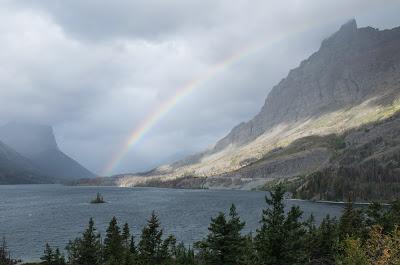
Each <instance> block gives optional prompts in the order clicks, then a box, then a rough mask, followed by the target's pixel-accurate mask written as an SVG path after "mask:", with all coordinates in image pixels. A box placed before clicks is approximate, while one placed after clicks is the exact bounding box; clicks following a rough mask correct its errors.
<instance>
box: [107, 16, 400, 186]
mask: <svg viewBox="0 0 400 265" xmlns="http://www.w3.org/2000/svg"><path fill="white" fill-rule="evenodd" d="M250 92H251V91H250ZM399 96H400V28H394V29H391V30H378V29H374V28H371V27H366V28H358V27H357V24H356V21H355V20H351V21H349V22H348V23H346V24H344V25H343V26H342V27H341V28H340V29H339V31H337V32H336V33H334V34H333V35H332V36H330V37H329V38H327V39H325V40H324V41H323V42H322V44H321V47H320V49H319V50H318V51H317V52H315V53H314V54H312V55H311V56H310V57H309V58H308V59H307V60H305V61H303V62H301V63H300V65H299V67H297V68H296V69H293V70H291V71H290V72H289V74H288V76H287V77H286V78H284V79H283V80H282V81H281V82H280V83H279V84H277V85H276V86H275V87H274V88H273V89H272V90H271V92H270V93H269V94H268V96H267V98H266V101H265V104H264V106H263V107H262V108H261V111H260V112H259V113H258V114H257V115H256V116H255V117H254V118H253V119H252V120H250V121H248V122H244V123H241V124H239V125H238V126H236V127H235V128H233V129H232V131H231V132H230V133H229V134H228V135H227V136H226V137H224V138H223V139H221V140H220V141H218V142H217V143H216V145H215V146H214V148H212V149H211V150H207V151H205V152H203V153H201V154H198V155H194V156H191V157H188V158H187V159H184V160H182V161H178V162H175V163H173V164H170V165H164V166H160V167H158V168H156V169H154V170H152V171H150V172H147V173H144V174H138V175H120V176H118V177H115V178H114V181H115V183H116V184H117V185H121V186H137V185H157V186H176V187H200V188H246V189H251V188H259V187H263V186H264V185H265V183H268V182H271V181H275V180H276V179H287V178H294V177H296V176H306V175H308V174H311V173H313V172H318V171H320V170H321V169H323V168H326V167H329V166H331V163H332V160H333V159H334V157H335V156H337V155H338V150H337V145H340V141H341V140H340V139H342V135H344V134H345V133H346V132H350V131H353V130H356V129H357V128H362V127H363V126H365V125H366V124H375V123H376V122H377V121H383V120H387V119H389V118H390V117H395V115H396V113H397V112H398V111H399V110H400V100H399ZM396 117H397V116H396ZM379 126H383V125H379ZM338 142H339V143H338Z"/></svg>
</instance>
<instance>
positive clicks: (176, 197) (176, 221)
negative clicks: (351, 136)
mask: <svg viewBox="0 0 400 265" xmlns="http://www.w3.org/2000/svg"><path fill="white" fill-rule="evenodd" d="M97 192H101V194H102V195H103V196H104V198H105V200H106V201H107V203H105V204H97V205H93V204H90V203H89V202H90V200H91V199H92V198H94V197H95V196H96V193H97ZM264 196H265V193H263V192H249V191H231V190H223V191H216V190H174V189H157V188H117V187H67V186H61V185H16V186H0V237H1V236H5V237H6V239H7V241H8V244H9V247H10V249H11V250H12V254H13V257H15V258H22V259H23V260H24V261H32V260H37V259H38V258H39V257H40V256H41V255H42V251H43V246H44V244H45V243H46V242H48V243H49V244H50V245H52V246H59V247H60V248H62V249H63V248H64V247H65V245H66V244H67V242H68V240H70V239H73V238H74V237H76V236H78V235H79V233H81V232H82V231H83V230H84V229H85V227H86V225H87V223H88V220H89V218H90V217H93V218H94V220H95V224H96V227H97V228H98V230H99V231H100V232H101V234H102V235H104V232H105V229H106V226H107V225H108V222H109V221H110V219H111V218H112V217H113V216H116V217H117V218H118V220H119V222H120V223H123V222H128V223H129V224H130V226H131V230H132V232H133V233H134V234H135V235H137V234H139V233H140V231H141V228H142V227H143V225H144V224H145V222H146V219H147V218H148V217H149V216H150V214H151V212H152V211H153V210H155V211H156V213H157V214H158V215H159V217H160V220H161V223H162V227H163V229H164V232H165V234H171V233H172V234H174V235H175V236H176V237H177V239H178V240H179V241H182V240H183V241H184V242H185V243H187V244H191V243H193V242H194V241H197V240H199V239H201V238H202V237H204V236H205V235H206V233H207V227H208V224H209V223H210V218H211V217H212V216H215V215H216V214H217V213H218V212H220V211H223V212H227V211H228V210H229V207H230V205H231V203H235V204H236V206H237V209H238V212H239V214H240V216H241V217H242V218H243V219H244V220H245V221H246V232H250V231H255V230H256V229H257V228H258V226H259V225H258V222H259V220H260V217H261V212H262V209H263V208H264V207H265V201H264ZM286 205H287V207H290V206H292V205H299V206H300V207H301V209H302V210H303V211H304V215H305V216H306V217H307V216H309V215H310V214H311V213H312V214H314V216H315V218H316V220H317V222H318V221H320V220H321V219H322V218H323V217H324V216H325V215H326V214H330V215H331V216H338V215H340V213H341V210H342V206H340V205H333V204H325V203H312V202H305V201H295V200H288V201H286Z"/></svg>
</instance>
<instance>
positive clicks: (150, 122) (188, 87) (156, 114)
mask: <svg viewBox="0 0 400 265" xmlns="http://www.w3.org/2000/svg"><path fill="white" fill-rule="evenodd" d="M308 28H309V24H304V25H303V26H302V27H300V28H297V30H294V31H291V32H289V33H288V32H286V34H278V35H275V36H274V37H273V38H270V39H269V40H268V42H267V43H261V44H256V45H250V46H247V47H245V48H242V49H240V50H239V51H237V52H235V53H233V54H231V55H230V56H228V57H227V58H225V59H224V60H223V61H221V62H219V63H217V64H215V65H213V66H211V67H210V68H209V69H207V70H206V71H205V72H204V73H202V74H201V75H199V76H197V77H196V78H194V79H192V80H191V81H189V82H187V83H185V84H184V85H183V86H182V87H180V88H179V89H177V90H176V92H175V94H174V95H173V96H171V97H170V98H168V99H167V100H166V101H164V102H163V103H162V104H161V105H160V106H159V107H158V108H157V109H155V110H154V111H153V112H151V113H150V115H148V116H147V117H145V119H143V121H142V122H141V123H140V124H139V125H138V126H136V127H135V128H134V130H133V131H132V133H131V134H130V136H129V137H128V138H127V139H126V140H125V141H124V143H123V144H122V146H121V148H120V149H119V151H118V152H116V153H115V154H114V156H113V157H112V159H111V161H110V162H109V163H108V164H107V165H106V167H105V168H104V170H103V171H102V174H101V176H108V175H110V174H111V173H112V172H113V170H114V169H115V168H116V167H117V165H118V164H119V163H120V162H121V161H122V160H123V158H124V157H125V156H126V155H127V153H128V152H129V150H131V148H133V147H134V146H135V144H137V143H138V142H139V141H140V140H141V139H142V138H143V137H144V136H145V135H146V133H147V132H149V131H150V130H151V129H152V128H153V126H154V125H155V124H157V122H158V121H159V120H161V119H162V118H163V117H164V116H165V115H167V114H168V112H169V111H170V110H171V109H172V108H173V107H174V106H175V105H177V104H178V103H179V102H180V101H181V100H182V99H183V98H185V96H187V95H188V94H189V93H190V92H191V91H193V90H194V89H195V88H197V87H200V86H201V85H203V84H204V83H206V82H207V81H210V80H211V79H212V78H213V77H215V76H216V75H218V74H219V73H221V72H222V71H224V70H225V69H227V68H229V66H231V65H233V64H234V63H236V62H237V61H239V60H240V59H242V58H245V57H246V56H248V55H250V54H252V53H255V52H257V51H259V50H261V49H264V48H266V47H267V46H271V45H273V44H275V43H277V42H280V41H282V40H284V39H286V38H289V37H290V36H292V35H295V34H299V33H302V32H304V31H305V30H306V29H308Z"/></svg>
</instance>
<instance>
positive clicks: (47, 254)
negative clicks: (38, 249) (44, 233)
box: [40, 243, 54, 265]
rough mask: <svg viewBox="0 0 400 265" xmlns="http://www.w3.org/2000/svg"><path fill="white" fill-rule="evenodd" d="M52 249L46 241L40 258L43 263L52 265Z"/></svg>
mask: <svg viewBox="0 0 400 265" xmlns="http://www.w3.org/2000/svg"><path fill="white" fill-rule="evenodd" d="M53 255H54V254H53V249H52V248H51V247H50V245H49V244H48V243H46V245H45V246H44V253H43V256H42V257H40V259H41V260H42V261H43V264H44V265H52V262H53Z"/></svg>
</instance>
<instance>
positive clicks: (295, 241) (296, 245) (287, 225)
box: [255, 185, 307, 265]
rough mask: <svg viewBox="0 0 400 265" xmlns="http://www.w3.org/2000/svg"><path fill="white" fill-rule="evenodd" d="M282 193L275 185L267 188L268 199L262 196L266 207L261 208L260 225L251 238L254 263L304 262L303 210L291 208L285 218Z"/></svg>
mask: <svg viewBox="0 0 400 265" xmlns="http://www.w3.org/2000/svg"><path fill="white" fill-rule="evenodd" d="M284 194H285V191H284V189H283V187H282V186H281V185H278V186H276V187H275V188H274V190H273V191H271V195H270V196H271V198H268V197H266V198H265V199H266V202H267V205H268V207H267V208H266V209H265V210H263V217H262V220H261V228H260V229H259V230H258V231H257V235H256V237H255V247H256V250H257V259H258V264H262V265H287V264H305V263H306V261H307V249H306V244H305V238H306V237H305V235H306V232H307V230H306V226H305V224H304V223H302V222H301V221H300V218H301V216H302V214H303V213H302V211H301V210H300V208H299V207H292V208H291V209H290V211H289V212H288V214H287V217H286V216H285V213H284Z"/></svg>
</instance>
